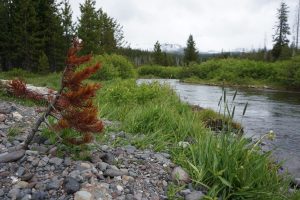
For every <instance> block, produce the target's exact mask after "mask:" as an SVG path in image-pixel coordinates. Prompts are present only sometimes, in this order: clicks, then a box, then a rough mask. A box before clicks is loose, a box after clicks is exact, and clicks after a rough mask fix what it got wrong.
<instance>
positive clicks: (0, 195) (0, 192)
mask: <svg viewBox="0 0 300 200" xmlns="http://www.w3.org/2000/svg"><path fill="white" fill-rule="evenodd" d="M3 195H4V190H3V189H2V188H1V189H0V197H2V196H3Z"/></svg>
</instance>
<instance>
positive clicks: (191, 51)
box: [184, 35, 199, 64]
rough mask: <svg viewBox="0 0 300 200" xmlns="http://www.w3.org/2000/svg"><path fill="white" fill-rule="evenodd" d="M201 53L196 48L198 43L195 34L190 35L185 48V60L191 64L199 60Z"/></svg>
mask: <svg viewBox="0 0 300 200" xmlns="http://www.w3.org/2000/svg"><path fill="white" fill-rule="evenodd" d="M198 59H199V55H198V51H197V49H196V43H195V41H194V39H193V36H192V35H190V36H189V38H188V40H187V47H186V48H185V49H184V62H185V63H186V64H189V63H190V62H198Z"/></svg>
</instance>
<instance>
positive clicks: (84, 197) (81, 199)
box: [74, 191, 92, 200]
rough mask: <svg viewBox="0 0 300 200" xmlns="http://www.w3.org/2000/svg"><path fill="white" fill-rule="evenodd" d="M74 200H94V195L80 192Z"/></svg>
mask: <svg viewBox="0 0 300 200" xmlns="http://www.w3.org/2000/svg"><path fill="white" fill-rule="evenodd" d="M74 200H92V194H91V193H89V192H87V191H78V192H76V193H75V196H74Z"/></svg>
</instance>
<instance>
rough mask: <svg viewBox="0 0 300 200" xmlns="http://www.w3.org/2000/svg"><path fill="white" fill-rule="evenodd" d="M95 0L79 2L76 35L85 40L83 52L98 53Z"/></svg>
mask: <svg viewBox="0 0 300 200" xmlns="http://www.w3.org/2000/svg"><path fill="white" fill-rule="evenodd" d="M95 5H96V1H94V0H85V2H84V3H83V4H80V12H81V15H80V18H79V24H78V37H79V38H80V39H82V40H83V41H85V44H84V46H85V48H84V50H83V51H82V53H83V54H87V53H91V52H93V53H94V54H97V53H99V43H98V41H97V38H99V29H98V16H97V12H96V8H95Z"/></svg>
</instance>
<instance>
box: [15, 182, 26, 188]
mask: <svg viewBox="0 0 300 200" xmlns="http://www.w3.org/2000/svg"><path fill="white" fill-rule="evenodd" d="M27 186H28V182H26V181H19V182H18V183H17V184H16V185H15V188H20V189H24V188H27Z"/></svg>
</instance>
